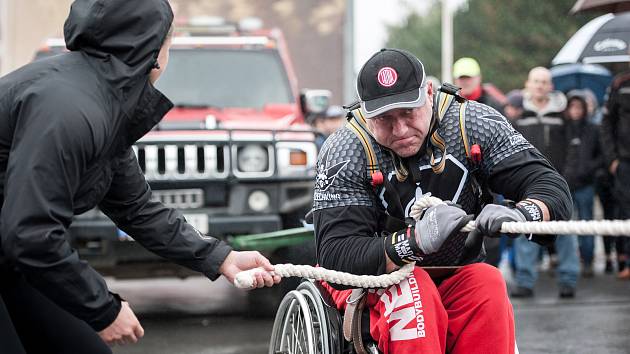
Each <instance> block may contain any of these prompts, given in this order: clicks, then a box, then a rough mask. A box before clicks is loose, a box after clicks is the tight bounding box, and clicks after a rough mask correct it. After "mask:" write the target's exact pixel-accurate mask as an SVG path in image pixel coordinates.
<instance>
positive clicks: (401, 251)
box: [385, 225, 424, 266]
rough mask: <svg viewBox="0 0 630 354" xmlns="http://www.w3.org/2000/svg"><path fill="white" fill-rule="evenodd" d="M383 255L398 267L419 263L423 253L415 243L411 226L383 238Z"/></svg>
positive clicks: (413, 229) (413, 230)
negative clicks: (385, 254)
mask: <svg viewBox="0 0 630 354" xmlns="http://www.w3.org/2000/svg"><path fill="white" fill-rule="evenodd" d="M385 253H387V256H388V257H389V259H391V260H392V262H394V263H395V264H396V265H399V266H403V265H405V264H407V263H412V262H420V261H422V259H423V258H424V253H423V252H422V251H421V250H420V247H419V246H418V243H417V242H416V237H415V228H414V227H413V226H411V225H409V226H408V227H407V228H406V229H404V230H400V231H397V232H394V233H393V234H391V235H389V236H387V237H385Z"/></svg>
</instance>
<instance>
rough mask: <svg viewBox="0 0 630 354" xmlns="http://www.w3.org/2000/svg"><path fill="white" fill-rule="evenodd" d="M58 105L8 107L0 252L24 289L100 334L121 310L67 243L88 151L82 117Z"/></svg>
mask: <svg viewBox="0 0 630 354" xmlns="http://www.w3.org/2000/svg"><path fill="white" fill-rule="evenodd" d="M60 95H61V94H60ZM61 99H62V97H54V95H48V96H46V97H39V98H37V97H33V98H31V99H30V100H29V101H28V102H24V103H23V104H22V105H21V108H15V110H16V111H17V112H16V113H15V114H16V115H18V119H17V120H16V122H17V123H16V127H15V130H14V137H13V143H12V146H11V151H10V154H9V160H8V165H7V173H6V178H5V182H6V184H5V199H4V204H3V206H2V214H1V219H0V235H1V237H2V248H3V252H4V254H5V255H6V256H7V258H8V259H9V260H10V261H11V263H12V264H14V265H15V266H16V267H17V268H18V270H19V271H21V272H22V273H23V274H24V275H25V277H26V278H27V280H28V282H29V283H30V284H31V285H33V286H34V287H35V288H36V289H38V290H39V291H40V292H41V293H42V294H44V295H45V296H46V297H48V298H49V299H51V300H52V301H53V302H55V303H56V304H58V305H59V306H61V307H62V308H63V309H64V310H66V311H68V312H69V313H71V314H73V315H74V316H76V317H78V318H80V319H82V320H84V321H85V322H87V323H88V324H89V325H91V326H92V328H94V330H96V331H99V330H102V329H104V328H105V327H107V326H108V325H109V324H110V323H112V322H113V321H114V320H115V319H116V316H117V315H118V312H120V303H119V301H118V300H116V299H115V298H114V297H113V296H112V294H110V293H109V292H108V290H107V285H106V283H105V281H104V280H103V278H102V277H101V276H100V275H99V274H98V273H97V272H96V271H95V270H94V269H92V268H91V267H90V266H89V265H88V264H87V263H86V262H84V261H81V260H80V259H79V257H78V254H77V252H76V250H74V249H72V247H70V244H69V243H68V241H67V239H68V227H69V225H70V223H71V221H72V217H73V214H74V212H73V197H74V195H75V194H76V192H77V188H78V186H79V182H80V177H81V175H82V173H83V172H84V171H85V169H86V165H87V161H89V159H90V158H91V157H92V154H93V151H94V146H93V144H92V137H91V131H90V127H89V126H88V124H87V123H86V119H84V118H85V116H84V115H83V112H81V111H80V110H78V109H72V108H71V107H64V106H61V105H59V102H63V101H61ZM66 99H67V98H66ZM31 101H35V102H31Z"/></svg>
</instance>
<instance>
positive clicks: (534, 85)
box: [525, 66, 553, 100]
mask: <svg viewBox="0 0 630 354" xmlns="http://www.w3.org/2000/svg"><path fill="white" fill-rule="evenodd" d="M525 90H526V91H527V93H528V94H529V95H530V96H531V98H532V99H533V100H545V99H546V98H547V95H549V93H550V92H551V91H553V84H552V82H551V71H549V69H547V68H544V67H542V66H537V67H535V68H533V69H532V70H530V71H529V75H528V76H527V81H526V82H525Z"/></svg>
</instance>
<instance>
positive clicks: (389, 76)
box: [376, 66, 398, 87]
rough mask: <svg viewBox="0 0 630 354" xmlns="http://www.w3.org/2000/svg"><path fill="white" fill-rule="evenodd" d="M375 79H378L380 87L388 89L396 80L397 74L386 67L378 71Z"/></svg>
mask: <svg viewBox="0 0 630 354" xmlns="http://www.w3.org/2000/svg"><path fill="white" fill-rule="evenodd" d="M376 77H377V79H378V83H379V84H381V86H384V87H390V86H393V85H394V84H395V83H396V81H397V80H398V73H397V72H396V70H394V69H392V68H390V67H389V66H386V67H384V68H381V70H379V71H378V74H377V75H376Z"/></svg>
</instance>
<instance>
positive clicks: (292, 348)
mask: <svg viewBox="0 0 630 354" xmlns="http://www.w3.org/2000/svg"><path fill="white" fill-rule="evenodd" d="M307 301H308V300H307V299H306V298H305V297H304V296H303V295H302V294H301V293H299V292H298V291H295V290H293V291H291V292H289V293H288V294H287V295H286V296H285V297H284V299H283V300H282V302H281V303H280V306H279V308H278V313H277V314H276V319H275V321H274V327H273V330H272V334H271V345H270V347H269V353H270V354H315V350H314V348H315V347H314V342H313V340H314V337H315V335H314V328H313V318H312V316H311V311H310V310H309V307H308V303H307Z"/></svg>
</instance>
